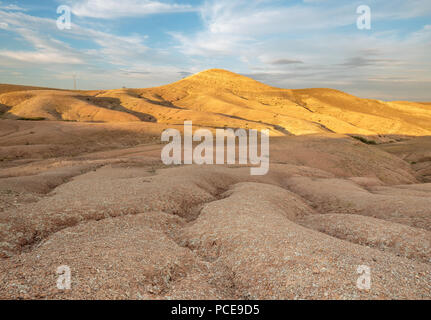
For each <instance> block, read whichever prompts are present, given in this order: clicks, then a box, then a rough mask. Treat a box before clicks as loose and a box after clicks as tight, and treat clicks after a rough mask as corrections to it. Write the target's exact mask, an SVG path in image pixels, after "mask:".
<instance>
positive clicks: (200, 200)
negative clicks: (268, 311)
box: [0, 70, 431, 299]
mask: <svg viewBox="0 0 431 320" xmlns="http://www.w3.org/2000/svg"><path fill="white" fill-rule="evenodd" d="M0 115H1V119H0V298H2V299H430V298H431V104H430V103H425V102H424V103H417V102H384V101H377V100H367V99H361V98H358V97H354V96H351V95H349V94H347V93H343V92H340V91H337V90H332V89H304V90H285V89H278V88H273V87H270V86H267V85H264V84H262V83H259V82H256V81H254V80H251V79H249V78H246V77H243V76H241V75H237V74H233V73H230V72H228V71H224V70H209V71H206V72H202V73H199V74H197V75H194V76H191V77H189V78H186V79H184V80H181V81H179V82H177V83H173V84H170V85H167V86H163V87H158V88H150V89H119V90H107V91H66V90H56V89H45V88H34V87H24V86H14V85H0ZM186 120H192V121H193V124H194V126H195V127H196V128H209V129H211V130H215V129H216V128H245V129H259V130H260V129H268V130H270V133H271V138H270V170H269V173H268V174H267V175H264V176H251V175H250V170H249V168H248V167H247V166H241V165H207V166H199V165H181V166H166V165H164V164H163V163H162V161H161V159H160V154H161V150H162V148H163V144H162V143H161V142H160V135H161V132H162V131H163V130H165V129H167V128H176V129H178V130H181V129H182V124H183V122H184V121H186ZM60 266H68V267H70V271H71V289H70V290H61V289H58V287H57V280H58V277H59V275H58V274H57V268H58V267H60ZM361 266H362V267H363V266H366V267H367V268H368V269H369V275H370V286H369V288H365V289H364V288H359V287H358V286H357V282H358V278H360V277H361V274H360V273H358V267H361Z"/></svg>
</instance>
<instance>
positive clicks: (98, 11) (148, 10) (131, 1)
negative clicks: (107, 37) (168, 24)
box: [66, 0, 194, 19]
mask: <svg viewBox="0 0 431 320" xmlns="http://www.w3.org/2000/svg"><path fill="white" fill-rule="evenodd" d="M66 3H68V4H69V5H70V6H71V9H72V12H73V14H75V15H77V16H79V17H90V18H101V19H111V18H121V17H137V16H144V15H149V14H158V13H171V12H186V11H193V10H194V8H193V6H191V5H182V4H175V3H166V2H162V1H151V0H121V1H118V0H78V1H76V0H75V1H66Z"/></svg>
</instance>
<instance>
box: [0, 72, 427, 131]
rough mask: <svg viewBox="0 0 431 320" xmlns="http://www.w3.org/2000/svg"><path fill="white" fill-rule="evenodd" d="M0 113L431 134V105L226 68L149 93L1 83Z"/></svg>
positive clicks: (85, 119)
mask: <svg viewBox="0 0 431 320" xmlns="http://www.w3.org/2000/svg"><path fill="white" fill-rule="evenodd" d="M0 113H2V114H3V115H2V117H3V118H9V119H20V118H21V119H39V120H41V119H47V120H64V121H79V122H155V123H158V124H167V125H178V124H182V123H183V122H184V121H185V120H193V122H194V125H196V126H198V127H207V128H223V127H231V128H250V129H269V130H270V132H271V134H272V135H273V136H284V135H289V134H293V135H303V134H321V133H340V134H356V135H368V136H378V135H394V134H398V135H410V136H426V135H430V134H431V107H430V106H429V104H426V103H413V102H383V101H377V100H369V99H361V98H358V97H355V96H352V95H349V94H346V93H344V92H341V91H337V90H333V89H303V90H288V89H279V88H274V87H271V86H268V85H265V84H263V83H260V82H258V81H255V80H253V79H250V78H247V77H245V76H242V75H238V74H235V73H232V72H229V71H225V70H219V69H213V70H208V71H204V72H201V73H198V74H195V75H193V76H190V77H188V78H185V79H183V80H180V81H178V82H175V83H172V84H169V85H166V86H162V87H157V88H149V89H119V90H105V91H65V90H61V91H60V90H43V88H41V89H40V90H34V88H26V87H23V88H18V87H16V86H14V87H12V88H10V86H9V87H5V85H0Z"/></svg>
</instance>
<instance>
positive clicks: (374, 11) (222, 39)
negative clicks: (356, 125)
mask: <svg viewBox="0 0 431 320" xmlns="http://www.w3.org/2000/svg"><path fill="white" fill-rule="evenodd" d="M60 5H67V6H69V7H70V9H71V22H72V25H71V29H70V30H60V29H58V28H57V24H56V21H57V19H58V17H59V16H60V14H57V7H58V6H60ZM360 5H367V6H369V8H370V9H371V29H370V30H360V29H358V28H357V19H358V17H359V16H360V14H358V13H357V8H358V7H359V6H360ZM430 56H431V1H429V0H410V1H404V0H391V1H387V0H369V1H365V0H360V1H355V0H353V1H350V0H349V1H344V0H272V1H271V0H120V1H117V0H74V1H71V0H46V1H43V0H42V1H32V0H17V1H4V0H3V1H0V82H1V83H16V84H29V85H39V86H49V87H59V88H73V77H74V75H75V76H76V77H77V79H78V87H79V89H110V88H120V87H122V86H125V87H141V88H142V87H151V86H157V85H162V84H167V83H170V82H173V81H176V80H179V79H181V78H183V77H184V76H187V75H189V74H192V73H196V72H199V71H202V70H205V69H209V68H223V69H228V70H231V71H233V72H238V73H241V74H244V75H247V76H250V77H253V78H254V79H257V80H259V81H262V82H265V83H268V84H270V85H274V86H278V87H283V88H293V89H294V88H309V87H329V88H336V89H340V90H344V91H347V92H349V93H352V94H356V95H358V96H361V97H369V98H376V99H382V100H407V99H408V100H416V101H431V90H430V89H431V59H430Z"/></svg>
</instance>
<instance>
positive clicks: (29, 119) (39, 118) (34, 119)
mask: <svg viewBox="0 0 431 320" xmlns="http://www.w3.org/2000/svg"><path fill="white" fill-rule="evenodd" d="M17 120H22V121H43V120H46V118H43V117H36V118H25V117H20V118H18V119H17Z"/></svg>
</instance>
